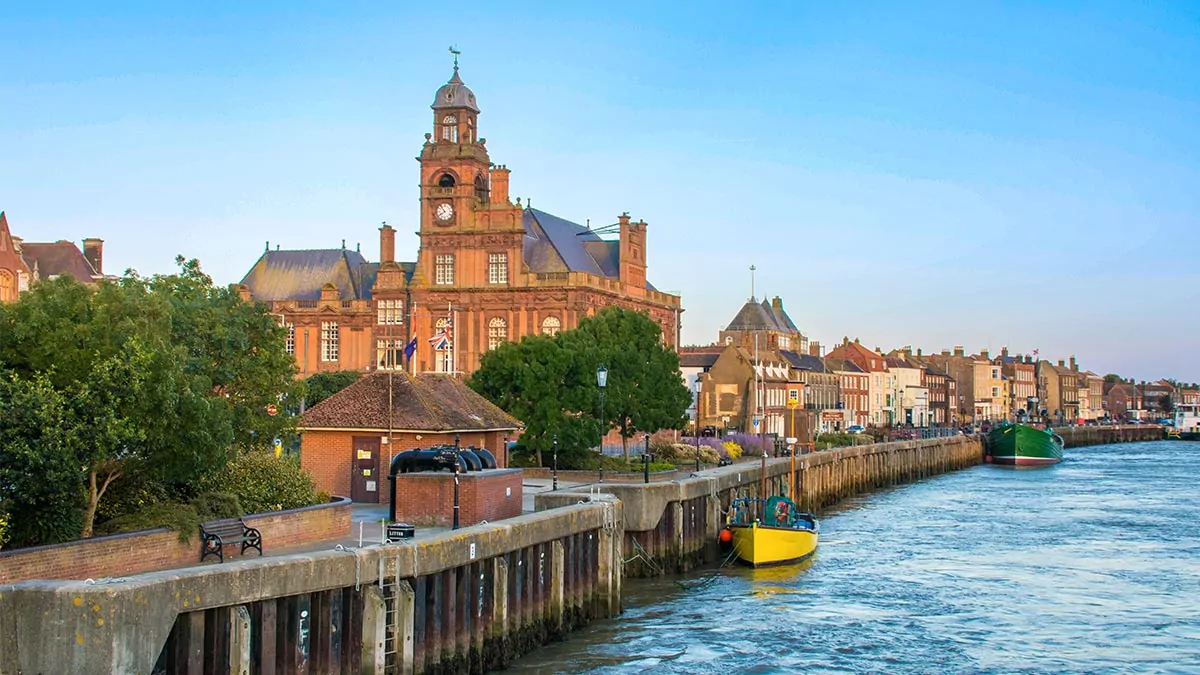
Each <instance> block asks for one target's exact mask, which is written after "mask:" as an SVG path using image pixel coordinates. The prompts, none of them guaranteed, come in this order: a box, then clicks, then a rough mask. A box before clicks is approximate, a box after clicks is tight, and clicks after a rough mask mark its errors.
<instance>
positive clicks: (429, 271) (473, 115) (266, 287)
mask: <svg viewBox="0 0 1200 675" xmlns="http://www.w3.org/2000/svg"><path fill="white" fill-rule="evenodd" d="M431 107H432V109H433V132H432V133H431V134H425V143H424V145H422V147H421V154H420V156H419V157H418V158H417V160H418V161H419V162H420V165H421V169H420V191H421V216H420V218H421V222H420V231H419V233H418V234H419V236H420V240H421V244H420V249H419V250H418V251H417V260H416V262H415V263H410V262H397V261H396V256H395V230H393V229H392V228H391V227H389V226H387V225H384V226H383V227H382V228H380V233H379V249H380V251H379V258H380V261H379V262H378V263H371V262H367V260H366V259H365V258H364V257H363V256H362V254H361V253H360V252H358V251H349V250H346V249H345V248H344V246H343V248H341V249H328V250H307V251H281V250H278V249H276V250H270V248H269V246H268V249H267V250H266V251H265V252H264V253H263V254H262V256H261V257H260V258H259V259H258V261H257V262H256V263H255V264H254V267H253V268H251V270H250V271H249V273H247V274H246V276H245V278H244V279H243V280H242V282H241V286H240V291H241V293H242V296H243V297H245V298H247V299H253V300H256V301H261V302H266V303H268V304H269V305H270V307H271V311H272V312H274V313H275V314H277V315H279V316H280V317H281V321H283V322H284V323H285V324H286V325H287V326H288V329H289V333H288V342H287V346H288V349H289V351H291V352H292V353H294V354H295V355H296V359H297V362H298V364H299V367H300V371H301V373H302V374H312V373H314V372H320V371H332V370H371V369H381V370H383V369H388V368H397V369H399V368H403V367H404V365H403V364H404V359H403V356H402V353H403V348H404V345H405V344H406V343H407V342H408V339H409V338H411V337H412V336H413V335H414V334H415V335H416V338H417V352H416V354H415V356H414V357H413V362H412V364H411V366H412V367H411V370H412V371H413V372H418V373H419V372H461V373H470V372H472V371H474V370H475V369H476V368H478V367H479V362H480V358H481V356H482V355H483V353H484V352H486V351H488V350H490V349H493V348H495V347H496V346H497V345H498V344H500V343H501V342H504V341H505V340H517V339H520V338H521V337H522V336H525V335H532V334H538V333H545V334H554V333H557V332H558V331H560V330H564V329H569V328H573V327H574V326H576V325H577V324H578V322H579V320H580V319H581V318H583V317H586V316H591V315H592V314H594V313H595V312H596V311H597V310H599V309H601V308H603V307H606V306H610V305H618V306H621V307H625V308H628V309H633V310H637V311H641V312H644V313H647V314H648V315H649V316H650V318H651V319H653V320H654V321H655V322H656V323H657V324H658V325H659V326H660V327H661V328H662V331H663V335H664V338H665V340H666V342H667V344H669V345H671V346H672V347H674V346H677V345H678V343H679V315H680V312H682V309H681V307H680V299H679V296H677V295H672V294H669V293H663V292H660V291H658V290H656V289H655V288H654V287H653V286H652V285H650V283H649V282H648V281H647V280H646V232H647V229H648V228H647V225H646V223H645V222H643V221H633V220H631V219H630V218H629V216H628V214H622V215H621V216H620V217H619V218H618V222H617V223H615V224H613V225H611V226H607V227H604V228H597V229H596V230H591V229H588V228H585V227H583V226H581V225H577V224H575V223H572V222H570V221H567V220H564V219H562V218H558V217H556V216H552V215H550V214H548V213H545V212H542V211H538V210H536V209H533V208H529V206H528V205H525V206H522V205H521V200H520V198H517V200H516V203H515V204H514V203H512V202H511V201H510V200H509V190H508V186H509V173H510V172H509V170H508V168H506V167H505V166H503V165H495V164H492V161H491V159H490V158H489V157H488V152H487V146H486V141H485V139H483V138H481V137H480V136H479V131H478V130H479V127H478V124H477V119H478V116H479V106H478V104H477V103H476V100H475V94H474V93H472V92H471V90H470V89H468V88H467V87H466V85H464V84H463V81H462V80H461V79H460V78H459V76H458V66H457V64H456V65H455V67H454V75H453V77H451V78H450V81H449V82H447V83H446V84H444V85H442V87H441V88H440V89H438V91H437V94H436V96H435V98H434V101H433V105H432V106H431ZM608 232H616V233H618V234H619V239H618V240H617V241H609V240H605V239H603V238H601V237H600V236H599V235H600V234H605V233H608ZM447 321H450V322H451V324H452V329H451V331H450V335H451V340H452V342H451V345H452V346H451V347H450V348H448V349H443V350H435V349H434V347H433V345H431V344H430V342H429V338H431V337H433V336H434V335H435V334H436V333H438V332H439V331H441V330H442V329H443V328H444V327H445V326H446V323H447Z"/></svg>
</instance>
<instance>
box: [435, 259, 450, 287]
mask: <svg viewBox="0 0 1200 675" xmlns="http://www.w3.org/2000/svg"><path fill="white" fill-rule="evenodd" d="M433 283H434V284H436V285H438V286H453V285H454V254H453V253H440V254H438V255H437V256H436V257H434V277H433Z"/></svg>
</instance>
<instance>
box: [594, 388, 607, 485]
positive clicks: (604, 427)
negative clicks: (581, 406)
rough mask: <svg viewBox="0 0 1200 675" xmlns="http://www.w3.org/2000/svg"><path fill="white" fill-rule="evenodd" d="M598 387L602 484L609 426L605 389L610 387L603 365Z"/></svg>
mask: <svg viewBox="0 0 1200 675" xmlns="http://www.w3.org/2000/svg"><path fill="white" fill-rule="evenodd" d="M596 386H598V387H600V482H601V483H603V482H604V436H605V432H607V431H608V425H606V424H605V422H604V388H605V387H606V386H608V368H605V367H604V366H603V365H601V366H600V367H599V368H597V369H596Z"/></svg>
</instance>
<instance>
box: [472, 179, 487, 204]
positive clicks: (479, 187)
mask: <svg viewBox="0 0 1200 675" xmlns="http://www.w3.org/2000/svg"><path fill="white" fill-rule="evenodd" d="M475 198H476V199H478V200H479V201H481V202H483V203H484V204H486V203H488V182H487V179H486V178H484V177H483V174H482V173H481V174H479V175H478V176H475Z"/></svg>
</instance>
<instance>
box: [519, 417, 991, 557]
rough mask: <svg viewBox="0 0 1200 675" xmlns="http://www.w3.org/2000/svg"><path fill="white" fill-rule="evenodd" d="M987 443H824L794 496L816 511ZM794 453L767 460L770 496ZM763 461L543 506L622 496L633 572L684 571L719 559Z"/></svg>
mask: <svg viewBox="0 0 1200 675" xmlns="http://www.w3.org/2000/svg"><path fill="white" fill-rule="evenodd" d="M982 461H983V444H982V442H981V440H980V439H979V438H978V437H974V436H951V437H947V438H937V439H927V440H913V441H896V442H891V443H877V444H872V445H860V446H856V447H848V448H836V449H831V450H822V451H820V452H814V453H810V454H804V455H799V456H797V457H796V459H795V466H796V492H797V494H796V495H795V496H794V497H793V498H794V499H795V500H796V502H797V503H798V504H799V505H800V507H801V508H802V509H804V510H808V511H819V510H820V509H822V508H825V507H828V506H831V505H833V504H836V503H838V502H839V501H841V500H842V499H845V498H846V497H849V496H851V495H854V494H858V493H861V492H866V491H869V490H873V489H877V488H880V487H887V486H890V485H897V484H900V483H905V482H909V481H913V480H919V479H921V478H924V477H926V476H931V475H935V474H940V473H945V472H948V471H954V470H957V469H962V468H966V467H969V466H974V465H976V464H979V463H981V462H982ZM791 465H792V460H791V458H787V457H784V458H771V459H767V460H766V465H765V467H766V468H765V470H766V475H765V478H766V481H765V488H766V493H765V494H766V496H770V495H773V494H786V493H787V491H788V488H789V483H790V481H789V479H788V474H789V471H790V467H791ZM763 483H764V481H763V463H762V462H761V461H759V462H739V463H737V464H734V465H732V466H725V467H719V468H714V469H705V470H703V471H700V472H699V473H695V472H693V473H689V474H688V475H687V477H686V478H679V479H676V480H671V481H666V482H659V483H650V484H634V483H630V484H617V483H608V482H606V483H604V484H603V485H591V486H589V487H588V490H589V493H582V494H581V493H579V492H571V491H569V490H567V491H561V490H560V491H558V492H543V493H539V494H538V495H536V497H535V498H534V500H535V505H536V508H537V509H539V510H541V509H553V508H556V507H558V506H562V505H565V504H571V503H575V502H576V501H578V500H579V499H580V498H581V497H582V498H587V497H588V495H589V494H594V493H605V494H611V495H614V496H616V497H617V498H618V499H620V500H621V503H622V505H623V511H624V517H625V523H624V526H625V527H624V536H625V546H624V548H625V552H626V557H625V564H624V567H625V570H624V574H625V576H627V577H631V578H632V577H649V576H657V575H661V574H669V573H678V572H683V571H687V570H689V569H692V568H695V567H698V566H700V565H703V564H707V563H711V562H715V561H717V560H718V555H719V552H718V550H717V533H718V531H719V530H720V527H721V526H722V525H723V524H724V514H725V513H726V512H727V511H728V509H729V507H730V504H731V503H732V501H733V500H734V499H735V498H737V497H759V496H762V495H761V492H762V488H763Z"/></svg>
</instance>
